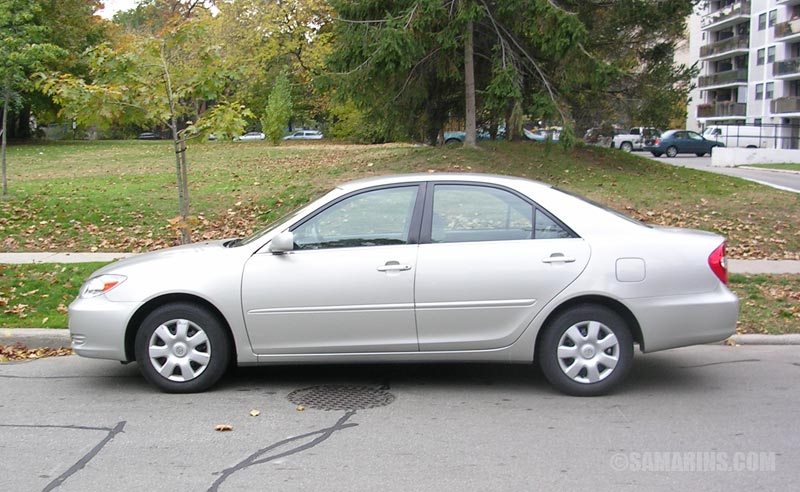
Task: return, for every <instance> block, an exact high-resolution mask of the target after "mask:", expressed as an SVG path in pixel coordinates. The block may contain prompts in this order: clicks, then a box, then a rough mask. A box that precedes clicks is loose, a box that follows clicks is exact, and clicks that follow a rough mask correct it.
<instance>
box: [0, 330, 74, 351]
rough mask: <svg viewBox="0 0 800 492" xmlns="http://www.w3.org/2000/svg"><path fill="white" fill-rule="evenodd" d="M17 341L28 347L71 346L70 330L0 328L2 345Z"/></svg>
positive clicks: (0, 343)
mask: <svg viewBox="0 0 800 492" xmlns="http://www.w3.org/2000/svg"><path fill="white" fill-rule="evenodd" d="M17 343H20V344H22V345H25V346H26V347H28V348H61V347H69V346H70V337H69V330H67V329H60V328H0V345H15V344H17Z"/></svg>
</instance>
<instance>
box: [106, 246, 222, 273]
mask: <svg viewBox="0 0 800 492" xmlns="http://www.w3.org/2000/svg"><path fill="white" fill-rule="evenodd" d="M228 241H230V239H221V240H217V241H204V242H201V243H193V244H184V245H182V246H174V247H172V248H166V249H159V250H157V251H151V252H149V253H142V254H139V255H135V256H130V257H128V258H124V259H122V260H119V261H115V262H114V263H110V264H108V265H106V266H104V267H103V268H101V269H99V270H97V271H96V272H94V273H93V274H92V276H93V277H94V276H97V275H100V274H103V273H112V272H119V271H121V270H127V269H129V268H132V267H138V266H141V265H144V264H146V263H157V262H170V263H173V262H175V261H176V260H179V261H181V262H185V261H190V262H195V261H197V260H198V259H199V258H201V257H203V256H209V255H211V256H213V255H216V254H219V253H221V252H222V251H226V250H230V248H226V247H225V243H226V242H228Z"/></svg>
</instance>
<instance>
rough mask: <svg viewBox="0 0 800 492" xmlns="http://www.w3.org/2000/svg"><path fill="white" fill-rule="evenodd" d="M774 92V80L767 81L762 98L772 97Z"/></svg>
mask: <svg viewBox="0 0 800 492" xmlns="http://www.w3.org/2000/svg"><path fill="white" fill-rule="evenodd" d="M774 92H775V82H767V94H766V95H765V96H764V99H772V95H773V94H774Z"/></svg>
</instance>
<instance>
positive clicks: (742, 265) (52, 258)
mask: <svg viewBox="0 0 800 492" xmlns="http://www.w3.org/2000/svg"><path fill="white" fill-rule="evenodd" d="M135 254H136V253H0V264H2V263H6V264H17V265H22V264H30V263H88V262H107V261H114V260H118V259H121V258H127V257H129V256H134V255H135ZM728 271H729V272H730V273H749V274H800V261H799V260H780V261H777V260H728Z"/></svg>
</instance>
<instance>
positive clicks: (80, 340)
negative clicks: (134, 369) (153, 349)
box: [69, 296, 141, 361]
mask: <svg viewBox="0 0 800 492" xmlns="http://www.w3.org/2000/svg"><path fill="white" fill-rule="evenodd" d="M140 305H141V303H138V302H111V301H109V300H108V299H107V298H106V297H105V296H98V297H91V298H85V299H83V298H78V299H75V300H74V301H73V302H72V304H70V305H69V333H70V336H71V338H72V350H73V351H74V352H75V353H76V354H78V355H80V356H82V357H89V358H92V359H111V360H119V361H128V357H127V355H126V354H125V331H126V329H127V327H128V322H129V321H130V319H131V317H132V316H133V314H134V313H135V312H136V309H138V308H139V306H140Z"/></svg>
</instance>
